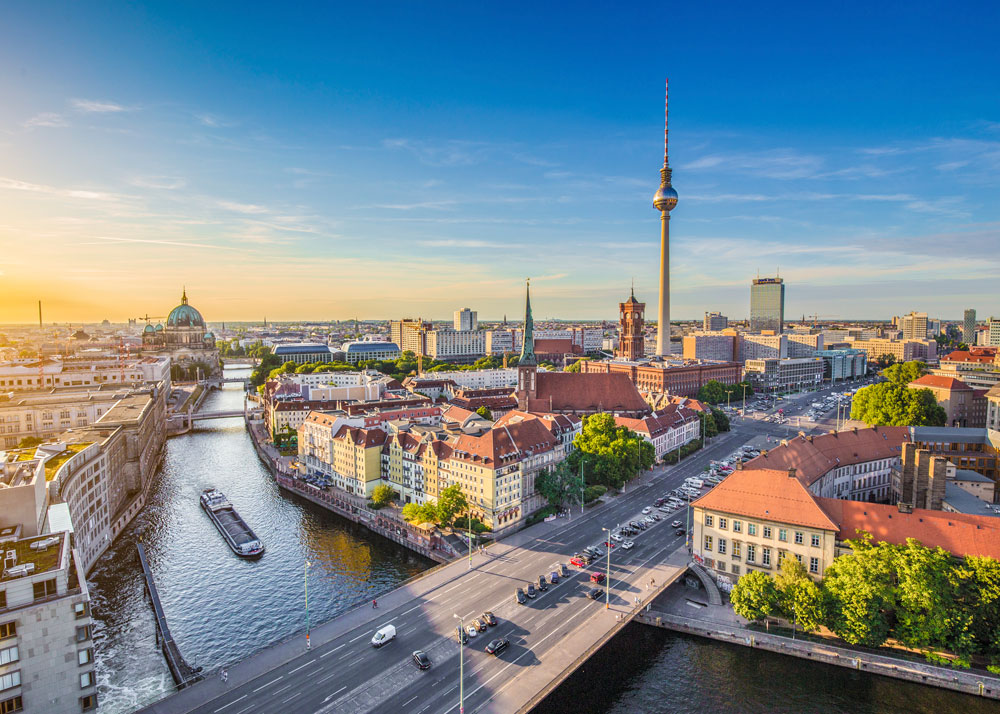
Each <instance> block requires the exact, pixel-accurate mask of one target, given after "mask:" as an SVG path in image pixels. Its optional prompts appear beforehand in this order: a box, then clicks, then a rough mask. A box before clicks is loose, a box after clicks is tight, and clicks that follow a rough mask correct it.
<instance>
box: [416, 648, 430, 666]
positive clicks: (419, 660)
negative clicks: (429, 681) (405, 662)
mask: <svg viewBox="0 0 1000 714" xmlns="http://www.w3.org/2000/svg"><path fill="white" fill-rule="evenodd" d="M413 664H415V665H417V669H430V668H431V658H430V657H428V656H427V653H426V652H424V651H423V650H417V651H416V652H414V653H413Z"/></svg>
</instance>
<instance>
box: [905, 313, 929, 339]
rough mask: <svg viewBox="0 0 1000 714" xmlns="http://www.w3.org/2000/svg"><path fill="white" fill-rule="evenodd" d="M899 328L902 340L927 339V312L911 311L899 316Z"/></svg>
mask: <svg viewBox="0 0 1000 714" xmlns="http://www.w3.org/2000/svg"><path fill="white" fill-rule="evenodd" d="M899 329H900V330H901V331H902V333H903V339H904V340H926V339H927V313H926V312H911V313H909V314H907V315H903V316H902V317H901V318H899Z"/></svg>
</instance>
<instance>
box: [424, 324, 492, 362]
mask: <svg viewBox="0 0 1000 714" xmlns="http://www.w3.org/2000/svg"><path fill="white" fill-rule="evenodd" d="M424 337H425V340H426V344H425V346H426V351H425V352H424V354H426V355H428V356H430V357H431V358H432V359H436V360H440V361H442V362H452V363H458V364H462V363H468V362H475V361H476V360H477V359H479V358H480V357H485V356H486V331H485V330H464V331H461V332H459V331H457V330H430V331H429V332H426V333H425V334H424Z"/></svg>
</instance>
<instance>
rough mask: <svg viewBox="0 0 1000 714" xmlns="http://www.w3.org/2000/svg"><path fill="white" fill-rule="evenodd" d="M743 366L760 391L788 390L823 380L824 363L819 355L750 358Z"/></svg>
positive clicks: (812, 384) (815, 383) (809, 385)
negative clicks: (787, 357)
mask: <svg viewBox="0 0 1000 714" xmlns="http://www.w3.org/2000/svg"><path fill="white" fill-rule="evenodd" d="M744 368H745V369H746V376H747V379H749V380H750V381H751V382H752V383H753V385H754V389H757V390H760V391H767V392H788V391H795V390H799V389H804V388H809V387H815V386H818V385H819V384H821V383H822V382H823V373H824V365H823V360H822V359H820V358H819V357H799V358H795V359H792V358H789V359H777V358H770V359H751V360H747V361H746V362H745V363H744Z"/></svg>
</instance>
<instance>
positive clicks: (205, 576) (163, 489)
mask: <svg viewBox="0 0 1000 714" xmlns="http://www.w3.org/2000/svg"><path fill="white" fill-rule="evenodd" d="M246 373H247V372H246V370H243V371H235V370H227V375H233V376H245V375H246ZM242 403H243V396H242V389H240V388H239V386H238V385H227V386H226V389H224V390H223V391H221V392H216V393H213V394H212V395H210V396H209V397H208V398H207V399H206V400H205V403H204V405H203V407H202V408H203V409H205V410H206V411H214V410H221V409H239V408H241V407H242ZM208 486H215V487H217V488H219V489H221V490H222V491H223V492H224V493H225V494H226V495H227V496H229V498H230V500H232V502H233V504H234V505H235V506H236V508H237V510H238V511H239V512H240V513H241V514H242V515H243V516H244V518H245V519H246V520H247V522H248V523H249V524H250V526H251V527H252V528H253V529H254V530H255V531H256V533H257V535H258V536H260V538H261V539H262V540H263V541H264V543H265V545H266V546H267V552H266V553H265V555H264V557H263V558H261V559H260V560H258V561H244V560H240V559H239V558H237V557H236V556H235V555H233V553H232V552H231V551H230V550H229V548H228V546H226V544H225V543H224V542H223V540H222V537H221V536H220V535H219V533H218V532H217V531H216V530H215V528H214V526H213V525H212V524H211V522H209V520H208V518H207V517H206V516H205V514H204V513H203V512H202V510H201V508H200V507H199V506H198V495H199V494H200V493H201V490H202V489H203V488H206V487H208ZM138 539H142V540H143V542H144V543H145V544H146V549H147V552H148V554H149V560H150V565H151V567H152V569H153V573H154V575H155V577H156V582H157V586H158V588H159V591H160V598H161V600H162V601H163V606H164V609H165V610H166V614H167V619H168V621H169V624H170V628H171V631H172V633H173V635H174V638H175V639H176V640H177V643H178V644H179V646H180V649H181V652H182V653H183V655H184V657H185V658H186V659H187V660H188V662H190V663H191V664H193V665H198V666H201V667H204V668H205V669H206V670H213V669H217V668H218V667H221V666H223V665H226V664H231V663H233V662H235V661H238V660H240V659H243V658H244V657H246V656H248V655H250V654H251V653H253V652H255V651H257V650H259V649H261V648H262V647H264V646H265V645H267V644H270V643H272V642H275V641H277V640H281V639H284V638H286V637H289V636H291V635H293V634H295V633H297V632H303V631H304V630H305V608H304V597H303V594H304V593H303V585H304V582H303V567H304V563H305V562H306V561H307V560H308V561H309V562H310V563H311V564H312V565H311V567H310V575H309V609H310V618H311V620H312V622H313V623H319V622H323V621H326V620H328V619H330V618H332V617H334V616H336V615H337V614H338V613H341V612H343V611H344V610H346V609H348V608H350V607H351V606H352V605H354V604H357V603H360V602H364V601H366V600H369V599H371V597H372V596H373V595H377V594H378V593H380V592H383V591H385V590H388V589H391V588H392V587H393V586H394V585H395V584H396V583H399V582H400V581H402V580H405V579H406V578H408V577H411V576H412V575H415V574H417V573H419V572H420V571H422V570H424V569H425V568H428V567H430V566H431V565H433V563H432V562H431V561H429V560H426V559H424V558H422V557H420V556H418V555H416V554H415V553H412V552H411V551H409V550H406V549H404V548H402V547H401V546H398V545H396V544H395V543H391V542H388V541H385V540H383V539H382V538H380V537H378V536H375V535H373V534H372V533H370V532H369V531H368V530H367V529H366V528H364V527H363V526H358V525H355V524H352V523H348V522H345V521H343V520H341V519H340V518H337V517H336V516H333V515H330V514H328V513H326V512H324V511H323V510H322V509H320V508H319V507H317V506H314V505H313V504H310V503H307V502H305V501H301V500H299V499H297V498H294V497H290V496H288V495H286V494H284V493H280V492H279V490H278V488H277V486H276V485H275V484H274V482H273V481H272V479H271V478H270V476H269V474H268V472H267V470H266V469H265V468H264V466H263V465H262V464H261V463H260V461H259V460H258V458H257V455H256V452H255V451H254V449H253V445H252V444H251V443H250V437H249V436H248V434H247V432H246V429H245V428H244V426H243V422H242V420H241V419H224V420H216V421H209V422H202V424H201V425H200V426H199V428H198V429H197V430H196V431H193V432H191V433H189V434H185V435H183V436H178V437H175V438H172V439H170V440H168V442H167V446H166V455H165V458H164V463H163V467H162V470H161V473H160V475H159V477H158V480H157V482H156V484H155V485H154V487H153V491H152V495H151V497H150V501H149V504H148V505H147V506H146V508H145V510H144V511H143V512H142V514H140V515H139V516H138V517H137V518H136V520H135V521H134V522H133V523H132V524H131V525H130V526H129V528H128V529H127V530H126V531H125V532H124V533H123V534H122V536H121V537H120V538H119V539H118V541H117V542H116V543H115V544H114V545H113V546H112V548H111V549H109V550H108V552H107V553H106V554H105V555H104V556H103V557H102V558H101V560H100V561H99V564H98V566H97V567H96V568H95V569H94V571H93V572H92V573H91V575H90V577H89V578H88V582H89V583H90V587H91V597H92V599H93V613H94V618H95V621H96V624H95V634H94V641H95V646H96V650H97V674H98V691H99V695H100V712H101V714H124V713H125V712H131V711H133V710H134V709H136V708H137V707H140V706H142V705H145V704H150V703H152V702H154V701H156V700H157V699H159V698H161V697H163V696H164V695H165V694H167V693H169V692H171V691H173V688H174V685H173V680H172V679H171V677H170V673H169V671H168V670H167V667H166V664H165V663H164V660H163V656H162V654H161V653H160V650H159V648H158V647H157V646H156V639H155V626H154V624H153V614H152V610H151V608H150V605H149V602H148V600H147V599H146V598H145V596H144V593H143V580H142V571H141V568H140V567H139V562H138V557H137V556H136V551H135V542H136V541H137V540H138ZM537 711H540V712H545V713H546V714H550V713H553V714H559V713H561V712H567V713H570V712H572V713H573V714H605V713H610V714H626V713H630V714H631V713H634V712H690V713H691V714H694V713H696V712H697V713H698V714H701V713H703V712H735V713H737V714H743V713H746V714H750V713H758V712H759V713H762V714H763V713H765V712H766V713H771V712H777V713H779V714H780V713H784V712H788V713H789V714H792V713H798V712H815V713H817V714H834V713H835V712H836V713H840V712H851V713H857V714H904V713H905V714H910V713H916V714H921V713H926V714H943V713H944V712H953V711H962V712H963V714H979V713H980V712H984V713H985V712H987V711H989V712H996V711H997V705H996V702H995V701H992V700H981V699H978V698H974V697H969V696H965V695H961V694H956V693H953V692H949V691H945V690H940V689H935V688H931V687H923V686H920V685H917V684H910V683H908V682H901V681H898V680H893V679H887V678H884V677H878V676H874V675H870V674H866V673H861V672H854V671H851V670H845V669H840V668H837V667H830V666H826V665H822V664H819V663H815V662H809V661H803V660H799V659H795V658H791V657H785V656H782V655H777V654H771V653H768V652H763V651H761V650H750V649H747V648H743V647H739V646H736V645H728V644H724V643H719V642H715V641H712V640H707V639H700V638H695V637H688V636H683V635H675V634H672V633H670V632H667V631H664V630H659V629H655V628H652V627H646V626H644V625H637V624H632V625H629V626H628V627H627V628H626V629H625V630H624V631H623V632H622V633H621V634H620V635H619V636H618V637H616V638H615V639H614V640H612V641H611V642H610V643H608V644H607V645H606V646H605V647H604V648H602V649H601V650H600V651H599V652H597V653H596V654H595V655H594V656H593V657H592V658H591V659H590V660H588V661H587V663H586V664H585V665H584V666H583V667H581V668H580V669H579V670H577V672H575V673H574V674H573V675H572V676H571V677H570V678H569V679H567V680H566V682H564V683H563V684H562V685H561V686H560V687H559V688H558V689H557V690H556V691H555V692H553V694H552V695H550V696H549V697H548V698H547V699H546V700H545V702H543V704H542V705H541V706H540V707H538V708H537Z"/></svg>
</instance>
